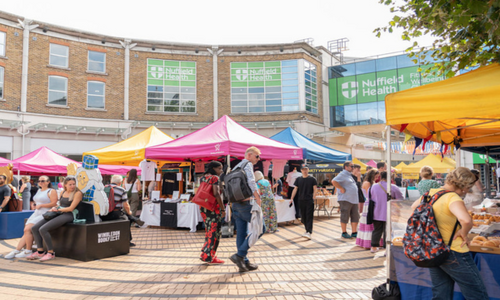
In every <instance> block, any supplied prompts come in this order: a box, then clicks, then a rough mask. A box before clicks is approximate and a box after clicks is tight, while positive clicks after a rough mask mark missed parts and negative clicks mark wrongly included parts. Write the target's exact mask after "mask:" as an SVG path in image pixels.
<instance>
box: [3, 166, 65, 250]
mask: <svg viewBox="0 0 500 300" xmlns="http://www.w3.org/2000/svg"><path fill="white" fill-rule="evenodd" d="M26 182H28V181H27V180H26V178H25V177H23V187H24V186H25V185H26ZM38 184H39V185H40V187H41V189H40V190H38V192H37V193H36V195H35V196H34V197H33V200H34V201H35V212H34V213H33V214H32V215H31V217H29V219H28V221H26V225H25V226H24V234H23V236H22V237H21V240H19V243H18V244H17V247H16V249H15V250H12V251H11V252H10V253H9V254H7V255H5V258H7V259H12V258H14V257H16V258H23V257H28V256H30V255H31V253H32V251H31V247H32V246H33V234H32V233H31V228H32V227H33V226H34V225H35V224H36V223H38V222H40V221H42V220H43V214H44V213H46V212H47V211H49V209H50V208H52V207H54V206H56V205H57V192H56V191H55V190H54V189H53V188H52V183H50V180H49V177H48V176H45V175H44V176H41V177H40V178H39V180H38ZM25 189H26V187H25ZM21 190H22V188H21ZM23 196H24V194H23ZM23 201H24V197H23ZM23 247H25V250H24V251H21V250H22V249H23Z"/></svg>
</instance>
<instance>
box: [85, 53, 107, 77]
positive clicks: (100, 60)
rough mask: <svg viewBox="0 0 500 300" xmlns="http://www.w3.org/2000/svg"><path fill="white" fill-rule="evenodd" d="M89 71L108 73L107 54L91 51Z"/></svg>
mask: <svg viewBox="0 0 500 300" xmlns="http://www.w3.org/2000/svg"><path fill="white" fill-rule="evenodd" d="M88 70H89V71H94V72H101V73H104V72H106V53H104V52H97V51H89V63H88Z"/></svg>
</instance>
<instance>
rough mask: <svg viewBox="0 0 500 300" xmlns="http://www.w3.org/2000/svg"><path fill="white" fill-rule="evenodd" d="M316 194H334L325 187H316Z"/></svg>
mask: <svg viewBox="0 0 500 300" xmlns="http://www.w3.org/2000/svg"><path fill="white" fill-rule="evenodd" d="M316 196H332V193H330V191H328V190H327V189H325V188H318V189H316Z"/></svg>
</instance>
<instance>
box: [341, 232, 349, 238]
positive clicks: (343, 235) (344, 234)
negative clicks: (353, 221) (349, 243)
mask: <svg viewBox="0 0 500 300" xmlns="http://www.w3.org/2000/svg"><path fill="white" fill-rule="evenodd" d="M342 237H343V238H344V239H350V238H351V235H350V234H349V233H342Z"/></svg>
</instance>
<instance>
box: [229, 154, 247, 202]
mask: <svg viewBox="0 0 500 300" xmlns="http://www.w3.org/2000/svg"><path fill="white" fill-rule="evenodd" d="M247 164H248V162H245V163H244V164H243V165H241V166H239V167H236V168H234V169H233V170H232V171H231V172H229V173H228V174H226V175H225V176H224V197H225V198H226V199H227V200H228V201H229V202H231V203H233V202H241V201H243V200H245V199H248V198H250V196H252V195H253V192H252V189H250V186H248V178H247V174H245V170H244V169H245V167H246V165H247Z"/></svg>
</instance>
